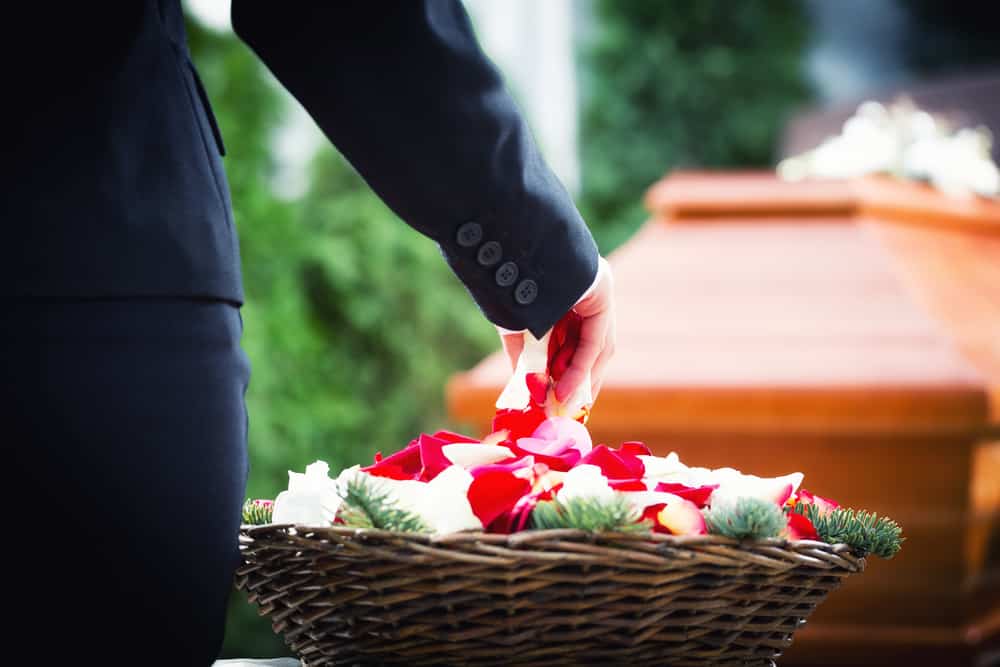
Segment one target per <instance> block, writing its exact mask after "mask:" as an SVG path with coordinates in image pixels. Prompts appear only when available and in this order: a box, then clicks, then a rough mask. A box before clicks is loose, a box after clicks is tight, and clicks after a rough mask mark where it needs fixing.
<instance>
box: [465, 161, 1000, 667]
mask: <svg viewBox="0 0 1000 667" xmlns="http://www.w3.org/2000/svg"><path fill="white" fill-rule="evenodd" d="M646 203H647V205H648V208H649V210H650V212H651V214H652V217H651V219H650V220H649V222H648V223H647V224H646V225H645V226H644V227H643V228H642V229H641V230H640V231H639V232H638V233H637V234H636V235H635V236H634V237H633V238H632V239H631V240H630V241H629V242H628V243H626V244H625V245H624V246H622V247H621V248H620V249H618V250H617V251H616V252H615V253H614V254H613V255H612V256H611V258H610V261H611V263H612V266H613V267H614V271H615V277H616V281H617V294H618V302H619V305H618V308H619V310H618V346H617V350H618V352H617V354H616V357H615V358H614V360H613V361H612V363H611V366H610V368H609V370H608V374H607V378H606V380H605V383H604V388H603V390H602V393H601V395H600V397H599V399H598V402H597V405H596V406H595V410H594V413H593V417H592V419H591V422H590V428H591V431H592V433H593V434H594V437H595V442H607V443H609V444H612V445H617V444H618V443H620V442H621V441H623V440H644V441H645V442H646V443H647V444H649V445H650V446H651V447H652V448H653V449H654V450H655V451H656V452H657V453H659V454H665V453H667V452H669V451H671V450H673V451H677V452H678V454H679V455H680V456H681V459H682V460H683V461H685V462H687V463H689V464H691V465H703V466H710V467H718V466H733V467H736V468H740V469H742V470H744V471H746V472H753V473H756V474H760V475H777V474H783V473H787V472H790V471H794V470H801V471H803V472H804V473H805V474H806V486H807V487H808V488H809V489H810V490H812V491H814V492H816V493H820V494H822V495H825V496H829V497H832V498H835V499H837V500H839V501H840V502H841V503H843V504H845V505H849V506H852V507H858V508H869V509H872V510H875V511H878V512H879V513H884V514H888V515H889V516H891V517H893V518H895V519H897V520H898V521H899V522H900V524H902V526H903V528H904V534H905V535H906V536H907V541H906V543H905V544H904V546H903V550H902V552H901V553H900V555H899V556H897V557H896V558H895V559H894V560H892V561H888V562H885V561H880V560H879V559H877V558H871V559H869V568H868V570H867V571H866V572H865V573H864V574H863V575H861V576H858V577H852V578H851V579H850V580H848V581H847V583H846V584H845V585H844V587H843V588H842V589H840V590H838V591H836V592H835V593H833V594H832V595H831V596H830V597H829V598H828V600H827V601H826V602H825V603H824V605H823V606H822V607H821V608H820V609H819V610H818V611H817V612H816V613H815V614H814V616H813V617H812V618H811V619H810V621H809V624H808V626H806V627H805V628H804V629H803V630H802V631H801V632H800V633H798V634H797V635H796V640H795V644H794V646H793V647H792V648H791V649H789V651H788V652H787V654H786V656H785V658H784V659H783V660H782V664H784V665H796V664H802V665H805V664H809V665H846V664H852V665H853V664H871V665H888V664H909V665H921V664H928V665H978V664H991V663H990V661H991V660H992V659H997V658H998V656H1000V653H996V651H997V650H998V642H1000V639H998V638H1000V203H998V202H993V201H987V200H983V199H968V200H963V199H952V198H947V197H945V196H943V195H940V194H938V193H937V192H935V191H933V190H931V189H930V188H929V187H927V186H923V185H917V184H910V183H903V182H898V181H895V180H891V179H888V178H870V179H863V180H859V181H852V182H833V181H827V182H807V183H796V184H790V183H785V182H781V181H779V180H778V179H776V178H775V177H774V176H772V175H770V174H765V173H760V174H757V173H735V174H730V173H718V174H712V173H676V174H673V175H670V176H668V177H667V178H665V179H664V180H662V181H661V182H659V183H657V184H656V185H654V186H653V187H652V188H651V189H650V190H649V192H648V193H647V198H646ZM509 373H510V370H509V367H508V365H507V362H506V360H505V359H504V358H502V357H501V355H500V354H499V353H498V354H495V355H493V356H491V357H489V358H487V359H485V360H483V361H482V362H481V363H480V364H479V365H477V366H476V367H475V368H473V369H471V370H469V371H468V372H465V373H461V374H458V375H456V376H455V377H454V378H453V379H452V381H451V382H450V383H449V386H448V405H449V411H450V414H451V416H452V418H454V419H455V420H458V421H460V422H464V423H466V424H470V425H472V426H473V428H475V429H478V430H479V432H485V431H486V430H487V428H488V425H489V419H490V416H491V415H492V413H493V403H494V401H495V400H496V397H497V395H498V393H499V391H500V389H501V387H502V386H503V384H504V382H505V381H506V379H507V377H508V376H509Z"/></svg>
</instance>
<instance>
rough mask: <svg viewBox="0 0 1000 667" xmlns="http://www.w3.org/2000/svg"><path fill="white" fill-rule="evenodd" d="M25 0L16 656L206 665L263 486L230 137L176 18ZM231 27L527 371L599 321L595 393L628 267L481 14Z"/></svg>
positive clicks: (284, 11) (162, 8) (2, 252)
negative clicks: (591, 228)
mask: <svg viewBox="0 0 1000 667" xmlns="http://www.w3.org/2000/svg"><path fill="white" fill-rule="evenodd" d="M34 4H37V5H41V3H34ZM17 5H18V6H17V7H16V8H15V9H11V10H7V11H8V14H7V19H8V23H7V25H8V26H9V27H12V28H13V29H9V30H8V36H9V39H7V40H5V42H4V44H3V46H2V49H3V55H4V56H5V62H7V63H11V64H13V65H12V66H11V67H10V72H9V76H8V79H7V88H8V89H9V90H13V91H15V92H16V93H17V100H18V103H17V104H16V105H10V104H8V105H6V106H7V108H6V109H5V110H4V115H5V127H7V129H8V130H9V133H8V139H7V147H8V150H7V151H6V154H5V157H4V160H3V163H4V173H3V182H4V183H5V190H6V192H5V194H4V197H3V202H2V209H0V211H2V218H0V219H2V220H3V225H4V235H5V239H4V242H3V243H2V244H0V267H2V268H0V271H3V282H2V285H3V290H4V314H5V326H4V327H3V334H2V335H3V340H2V341H0V342H2V343H3V345H2V351H0V372H2V377H3V394H2V395H0V404H2V405H3V408H2V410H3V413H2V415H0V416H2V418H3V424H4V428H5V431H4V433H5V439H6V442H7V444H8V447H7V450H8V454H9V457H10V461H9V466H8V468H7V472H8V480H11V482H12V485H13V486H12V487H10V489H9V493H10V494H11V496H10V497H11V499H12V502H11V503H9V506H8V517H7V518H8V526H9V527H10V528H11V530H10V532H9V533H8V535H9V538H8V544H7V548H6V549H5V561H6V564H7V568H5V569H6V570H7V574H8V576H9V577H10V578H11V579H13V583H12V584H11V588H10V589H9V590H8V601H9V604H10V605H11V606H12V608H14V615H15V618H16V619H17V620H16V622H15V625H14V627H13V628H11V629H10V630H9V632H8V637H9V638H10V639H9V641H10V640H11V639H13V640H14V641H18V642H21V643H22V644H23V645H25V646H27V647H29V648H30V649H31V650H32V651H33V652H34V653H35V658H38V659H40V660H41V661H42V663H43V664H68V662H67V661H69V660H81V659H83V658H88V659H89V658H93V657H100V659H101V661H102V664H138V663H140V662H141V663H142V664H153V663H159V664H174V665H187V664H191V665H196V664H208V663H211V662H212V660H213V659H214V657H215V656H216V655H217V653H218V650H219V647H220V645H221V640H222V634H223V626H224V615H225V605H226V599H227V597H228V593H229V590H230V587H231V581H232V575H233V569H234V567H235V565H236V563H237V561H238V553H237V543H236V534H237V529H238V525H239V519H240V506H241V504H242V501H243V496H244V492H245V485H246V476H247V471H248V465H247V453H246V431H247V418H246V413H245V408H244V403H243V395H244V392H245V390H246V386H247V382H248V375H249V366H248V363H247V360H246V357H245V355H244V354H243V352H242V350H241V349H240V345H239V339H240V335H241V332H242V321H241V320H240V315H239V306H240V305H241V304H242V301H243V292H242V286H241V280H240V261H239V250H238V241H237V236H236V231H235V225H234V221H233V214H232V208H231V205H230V200H229V192H228V188H227V184H226V178H225V173H224V170H223V166H222V156H223V155H224V153H225V147H224V143H223V138H222V135H221V133H220V131H219V128H218V126H217V125H216V123H215V120H214V117H213V115H212V110H211V107H210V105H209V101H208V96H207V94H206V92H205V90H204V88H203V87H202V85H201V82H200V81H199V79H198V74H197V72H196V70H195V68H194V66H193V64H192V63H191V60H190V57H189V53H188V49H187V45H186V40H185V36H184V27H183V17H182V12H181V8H180V2H179V0H159V1H156V0H143V1H141V2H140V1H139V0H135V1H134V2H130V3H121V5H118V4H114V5H99V4H94V3H65V4H63V5H59V6H53V7H49V6H45V7H41V6H39V7H36V6H33V5H32V4H31V3H17ZM22 5H24V6H22ZM15 14H16V15H15ZM232 21H233V27H234V29H235V31H236V33H237V35H238V36H239V37H240V38H242V39H243V40H244V41H245V42H246V43H247V44H248V45H249V46H250V47H251V48H252V49H253V50H254V51H255V52H256V53H257V55H258V56H259V57H260V58H261V60H263V62H264V63H265V64H266V65H267V66H268V67H269V68H270V69H271V70H272V71H273V72H274V74H275V75H276V76H277V78H278V79H279V80H280V81H281V83H282V84H283V85H285V86H286V87H287V88H288V90H289V91H291V93H292V94H293V95H294V96H295V97H296V98H297V99H298V100H299V101H300V102H301V103H302V104H303V106H304V107H305V108H306V110H307V111H308V112H309V113H310V114H311V115H312V116H313V118H314V119H315V120H316V122H317V123H318V124H319V126H320V127H321V128H322V130H323V131H324V133H325V134H326V135H327V137H329V139H330V140H331V142H333V143H334V144H335V145H336V146H337V148H338V149H340V150H341V152H342V153H343V154H344V155H345V156H346V157H347V158H348V160H349V161H350V162H351V164H352V165H354V167H355V168H356V169H357V170H358V171H359V172H360V174H361V175H362V176H363V177H364V178H365V180H366V181H367V182H368V183H369V184H370V186H371V187H372V188H373V189H374V190H375V192H376V193H378V195H379V196H380V197H382V199H384V200H385V201H386V203H387V204H388V205H389V206H390V207H391V208H392V209H393V210H394V211H395V212H396V213H397V214H398V215H399V217H400V218H401V219H402V220H403V221H404V222H406V223H407V224H409V225H411V226H413V227H414V228H416V229H417V230H419V231H420V232H422V233H423V234H425V235H426V236H428V237H430V238H431V239H432V240H433V241H435V242H436V243H438V244H439V246H440V247H441V250H442V253H443V255H444V257H445V259H446V260H447V262H448V263H449V265H450V266H451V268H452V269H453V270H454V271H455V273H456V274H457V275H458V277H459V278H460V279H461V281H462V282H463V283H464V284H465V285H466V287H467V288H468V290H469V292H470V293H471V295H472V297H473V299H474V300H475V302H476V303H477V304H478V305H479V307H480V308H481V310H482V311H483V313H484V315H485V316H486V317H487V318H488V319H489V320H490V321H492V322H493V323H494V324H496V325H497V326H498V327H499V328H500V329H501V333H502V334H503V341H504V346H505V348H506V349H507V351H508V353H509V354H511V355H512V358H513V357H515V356H516V354H517V351H518V346H519V345H520V341H521V340H522V338H521V336H520V334H517V333H513V332H518V331H522V330H527V331H529V332H531V333H532V334H534V335H535V336H537V337H541V336H542V335H543V334H544V333H545V332H546V331H548V330H549V329H550V328H551V327H552V326H553V325H554V324H555V323H556V322H557V321H558V320H559V319H560V318H561V317H563V316H564V315H565V314H566V313H567V312H568V311H569V310H570V309H574V308H575V310H576V311H577V312H578V313H580V314H581V315H582V316H583V317H584V320H585V323H584V331H583V338H582V341H581V345H580V348H579V349H578V351H577V353H576V356H575V357H574V360H573V365H572V368H571V370H570V371H567V373H566V374H565V375H564V378H563V380H562V381H561V383H560V385H559V387H558V388H557V392H558V394H559V396H560V398H564V397H565V396H567V395H568V394H569V393H570V391H572V390H573V389H574V388H575V387H576V386H577V385H579V384H580V383H581V382H582V381H583V379H584V377H585V376H586V375H587V373H592V374H593V382H594V389H595V390H596V389H598V388H599V384H600V378H601V377H602V375H603V369H604V365H605V364H606V362H607V359H608V358H609V356H610V354H611V350H612V348H613V339H614V327H613V306H612V297H611V278H610V272H609V271H608V270H607V266H606V263H604V262H603V260H601V259H600V258H599V256H598V252H597V248H596V246H595V244H594V242H593V239H592V237H591V235H590V233H589V232H588V230H587V227H586V225H585V224H584V222H583V220H582V219H581V217H580V215H579V213H578V212H577V210H576V208H575V207H574V205H573V202H572V200H571V199H570V197H569V195H568V194H567V193H566V191H565V190H564V189H563V187H562V186H561V184H560V183H559V182H558V181H557V179H556V178H555V177H554V176H553V174H552V172H551V171H550V170H549V169H548V168H547V167H546V165H545V163H544V161H543V160H542V158H541V156H540V155H539V152H538V149H537V148H536V146H535V144H534V142H533V140H532V138H531V136H530V133H529V131H528V129H527V127H526V125H525V122H524V120H523V119H522V117H521V115H520V114H519V113H518V111H517V109H516V107H515V105H514V103H513V102H512V100H511V98H510V96H509V95H508V93H507V92H506V91H505V89H504V87H503V83H502V81H501V79H500V77H499V75H498V73H497V71H496V69H495V68H494V67H493V66H492V65H491V64H490V62H489V61H488V60H487V58H486V57H485V56H484V55H483V53H482V52H481V50H480V48H479V46H478V44H477V43H476V40H475V37H474V34H473V30H472V27H471V25H470V23H469V20H468V17H467V16H466V14H465V12H464V10H463V9H462V6H461V4H460V3H459V2H458V1H457V0H423V1H416V0H414V1H410V2H400V3H385V2H350V3H344V2H336V3H318V2H317V3H301V4H297V3H282V4H280V5H279V4H277V3H264V2H251V1H250V0H234V2H233V9H232ZM8 116H9V117H8ZM11 538H13V539H11Z"/></svg>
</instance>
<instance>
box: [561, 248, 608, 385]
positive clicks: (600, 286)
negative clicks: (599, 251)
mask: <svg viewBox="0 0 1000 667" xmlns="http://www.w3.org/2000/svg"><path fill="white" fill-rule="evenodd" d="M573 310H575V311H576V313H577V314H578V315H580V317H581V318H582V320H583V321H582V324H581V327H580V342H579V344H578V346H577V348H576V352H575V353H574V354H573V359H572V361H571V362H570V365H569V368H567V369H566V372H565V373H563V376H562V378H561V379H560V380H559V383H558V384H557V385H556V400H559V401H564V400H566V398H567V397H569V396H570V395H572V393H573V392H574V391H575V390H576V388H577V387H578V386H579V385H580V383H581V382H583V381H584V380H585V379H586V377H587V373H588V372H589V373H590V381H591V390H592V392H593V389H594V388H595V387H596V388H597V389H598V390H600V386H601V383H602V382H603V381H604V370H605V368H606V366H607V363H608V361H609V360H610V359H611V356H612V355H613V354H614V344H615V306H614V285H613V278H612V275H611V268H610V266H609V265H608V263H607V261H606V260H605V259H604V258H603V257H602V258H601V259H600V261H599V265H598V275H597V279H596V284H595V287H594V289H593V290H592V291H591V292H590V294H588V295H587V297H586V298H584V299H582V300H581V301H580V302H579V303H577V304H576V306H574V307H573ZM592 396H596V393H592Z"/></svg>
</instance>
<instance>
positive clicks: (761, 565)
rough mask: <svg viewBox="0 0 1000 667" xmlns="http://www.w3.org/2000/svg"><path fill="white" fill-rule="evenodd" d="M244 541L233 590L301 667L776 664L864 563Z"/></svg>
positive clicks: (471, 540) (461, 542)
mask: <svg viewBox="0 0 1000 667" xmlns="http://www.w3.org/2000/svg"><path fill="white" fill-rule="evenodd" d="M240 532H241V536H240V542H241V547H240V548H241V551H242V555H243V565H242V566H241V567H240V569H239V570H238V572H237V577H236V586H237V588H239V589H241V590H244V591H246V593H247V595H248V596H249V599H250V601H251V602H253V603H255V604H257V605H258V607H259V609H260V613H261V614H262V615H268V616H270V618H271V621H272V625H273V627H274V630H275V632H277V633H280V634H281V635H282V636H283V637H284V639H285V641H286V642H287V643H288V645H289V646H290V648H291V649H292V650H293V651H295V653H297V654H298V655H299V656H300V657H301V658H302V659H303V662H304V663H305V664H306V665H308V667H319V666H320V665H346V664H350V665H356V664H407V665H432V664H456V665H459V664H474V665H487V664H503V665H508V664H539V665H546V666H549V665H566V664H580V663H600V664H626V663H627V664H630V665H676V666H684V665H772V664H773V662H772V661H773V660H774V659H775V658H777V657H778V656H780V655H781V651H782V649H784V648H786V647H788V646H789V644H790V643H791V639H792V634H793V633H794V632H795V630H796V629H797V628H799V627H800V626H802V625H803V624H804V622H805V618H806V617H807V616H809V614H810V613H811V612H812V611H813V609H815V608H816V605H818V604H819V603H820V602H822V601H823V598H825V597H826V594H827V593H828V592H830V591H831V590H833V589H834V588H836V587H837V586H838V585H839V584H840V581H841V579H843V578H844V577H846V576H847V575H848V574H851V573H852V572H860V571H861V570H862V569H864V564H865V563H864V559H863V558H859V557H856V556H854V555H852V553H851V552H850V549H849V548H848V547H847V546H846V545H843V544H840V545H829V544H825V543H822V542H813V541H800V542H786V541H784V540H780V539H772V540H760V541H754V542H742V543H741V542H738V541H736V540H733V539H729V538H725V537H718V536H698V537H671V536H666V535H652V536H650V535H621V534H601V535H594V534H589V533H583V532H580V531H574V530H546V531H527V532H522V533H515V534H513V535H492V534H484V533H457V534H452V535H446V536H439V537H434V536H429V535H418V534H411V533H391V532H385V531H378V530H357V529H351V528H342V527H330V528H306V527H302V526H298V527H293V526H288V525H279V524H271V525H266V526H243V528H242V529H241V531H240Z"/></svg>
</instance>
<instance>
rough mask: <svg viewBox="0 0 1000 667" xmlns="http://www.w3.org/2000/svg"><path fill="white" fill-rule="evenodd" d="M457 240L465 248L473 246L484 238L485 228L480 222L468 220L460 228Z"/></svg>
mask: <svg viewBox="0 0 1000 667" xmlns="http://www.w3.org/2000/svg"><path fill="white" fill-rule="evenodd" d="M455 240H456V241H458V245H460V246H462V247H463V248H471V247H473V246H475V245H477V244H478V243H479V242H480V241H482V240H483V228H482V226H480V224H479V223H478V222H467V223H465V224H464V225H462V226H461V227H459V228H458V234H457V235H456V237H455Z"/></svg>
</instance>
